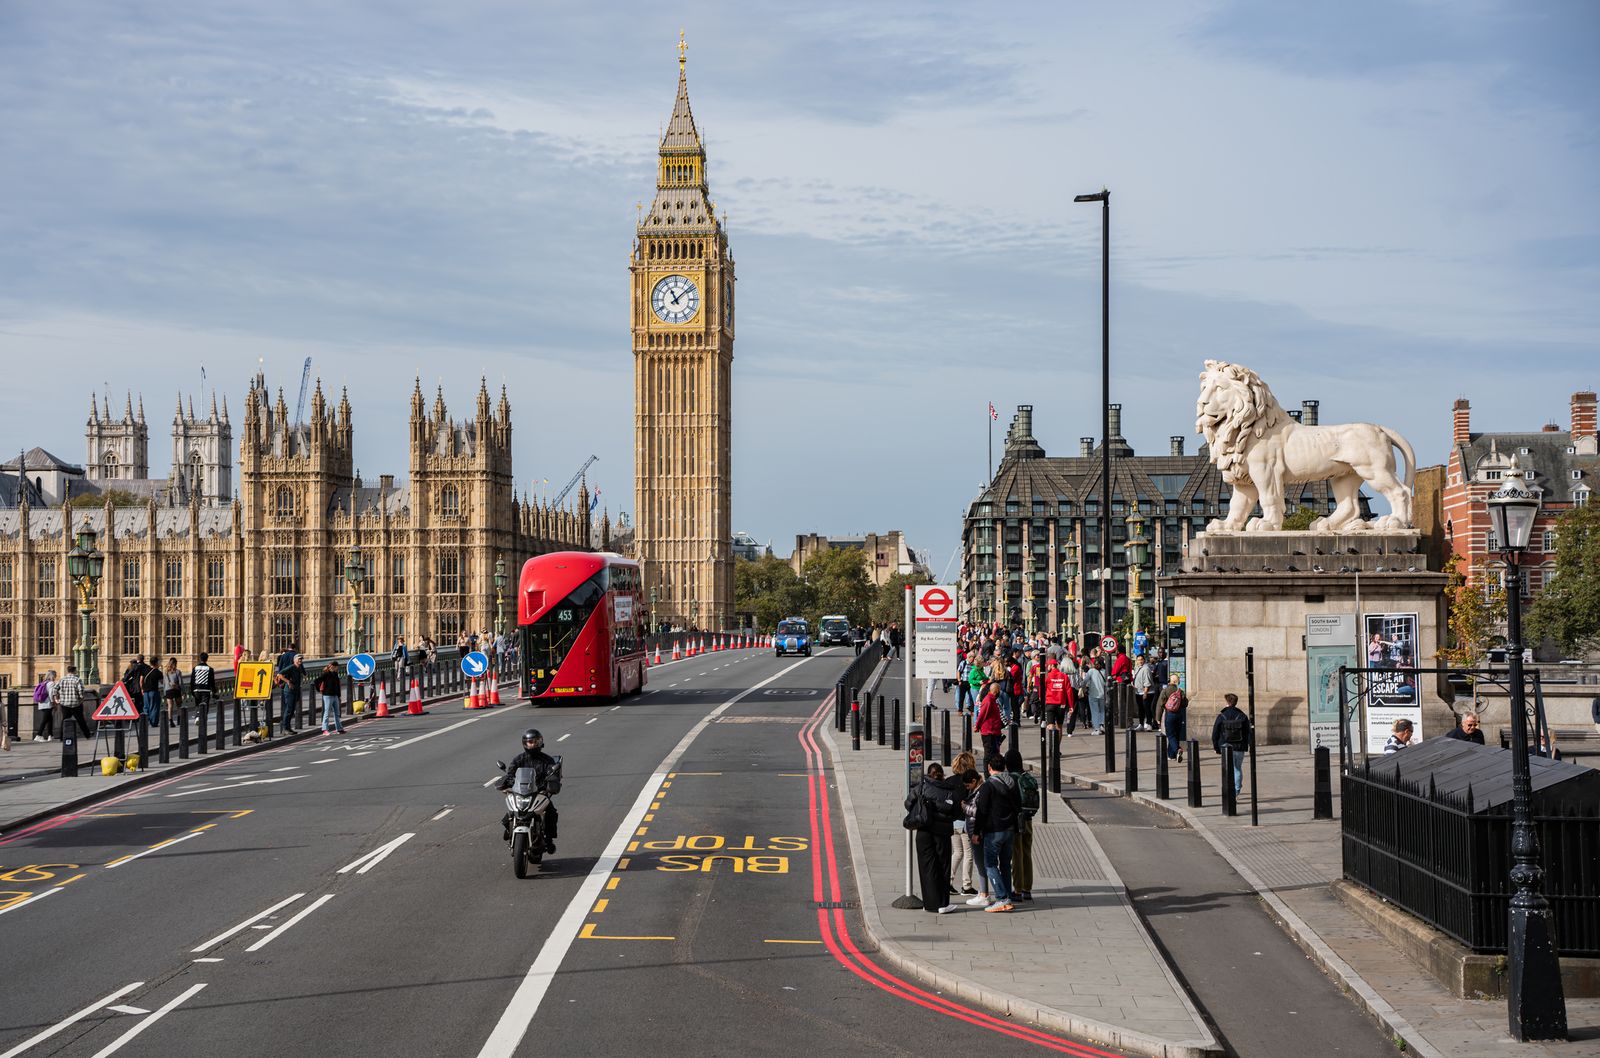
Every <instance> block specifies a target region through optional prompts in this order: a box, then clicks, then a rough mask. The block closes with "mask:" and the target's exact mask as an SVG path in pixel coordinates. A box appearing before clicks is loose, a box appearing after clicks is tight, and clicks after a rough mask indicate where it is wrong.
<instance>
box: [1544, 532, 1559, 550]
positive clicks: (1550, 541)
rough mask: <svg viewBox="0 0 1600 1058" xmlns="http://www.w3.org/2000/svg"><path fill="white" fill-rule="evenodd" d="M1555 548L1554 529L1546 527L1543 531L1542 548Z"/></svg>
mask: <svg viewBox="0 0 1600 1058" xmlns="http://www.w3.org/2000/svg"><path fill="white" fill-rule="evenodd" d="M1555 549H1556V531H1555V530H1554V529H1546V530H1545V531H1544V548H1543V550H1545V551H1554V550H1555Z"/></svg>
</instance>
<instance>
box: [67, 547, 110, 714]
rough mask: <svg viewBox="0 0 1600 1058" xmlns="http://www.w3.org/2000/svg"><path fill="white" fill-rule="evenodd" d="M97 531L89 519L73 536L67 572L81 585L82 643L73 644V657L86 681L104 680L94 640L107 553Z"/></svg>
mask: <svg viewBox="0 0 1600 1058" xmlns="http://www.w3.org/2000/svg"><path fill="white" fill-rule="evenodd" d="M96 539H97V534H96V533H95V531H94V528H93V527H92V526H90V524H89V519H87V518H85V519H84V520H83V528H81V529H79V530H78V535H77V536H76V537H74V538H73V542H72V550H70V551H68V552H67V576H69V577H71V578H72V583H73V585H74V586H76V587H77V589H78V645H77V646H76V647H74V648H73V651H72V661H73V664H74V665H76V666H77V668H78V676H79V678H80V679H82V680H83V682H84V683H85V684H88V685H89V686H91V687H92V686H94V685H95V684H97V683H99V682H100V659H99V651H98V650H97V649H96V644H95V641H94V596H95V592H96V591H97V590H98V589H99V587H100V578H101V577H102V576H103V575H104V574H105V567H106V556H105V555H104V554H102V553H101V552H100V550H99V549H98V548H96V547H95V541H96Z"/></svg>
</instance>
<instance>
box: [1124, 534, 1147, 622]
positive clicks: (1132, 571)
mask: <svg viewBox="0 0 1600 1058" xmlns="http://www.w3.org/2000/svg"><path fill="white" fill-rule="evenodd" d="M1126 522H1127V526H1128V542H1127V544H1126V545H1125V546H1124V550H1125V551H1126V552H1127V553H1128V606H1129V608H1130V609H1132V610H1133V630H1134V631H1135V632H1137V631H1139V611H1140V610H1141V609H1142V608H1143V607H1142V606H1141V605H1140V603H1141V601H1142V600H1143V599H1144V587H1143V584H1142V581H1141V573H1142V571H1143V569H1144V564H1145V563H1146V562H1148V561H1150V542H1149V541H1148V540H1146V539H1145V538H1144V515H1142V514H1140V513H1139V512H1138V511H1137V510H1135V511H1134V512H1133V513H1132V514H1130V515H1128V517H1127V519H1126Z"/></svg>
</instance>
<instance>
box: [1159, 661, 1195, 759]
mask: <svg viewBox="0 0 1600 1058" xmlns="http://www.w3.org/2000/svg"><path fill="white" fill-rule="evenodd" d="M1178 678H1179V677H1178V674H1177V673H1173V674H1172V675H1171V676H1170V677H1168V679H1169V682H1168V684H1167V686H1166V688H1165V689H1164V690H1162V692H1161V727H1162V730H1163V731H1165V732H1166V733H1167V759H1168V760H1176V761H1182V760H1183V740H1184V739H1185V738H1186V737H1187V736H1188V730H1187V728H1188V718H1189V696H1188V695H1186V694H1184V693H1183V688H1182V687H1180V686H1178Z"/></svg>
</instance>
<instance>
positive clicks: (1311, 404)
mask: <svg viewBox="0 0 1600 1058" xmlns="http://www.w3.org/2000/svg"><path fill="white" fill-rule="evenodd" d="M1321 406H1322V402H1321V401H1317V400H1303V401H1301V402H1300V425H1301V426H1315V425H1317V409H1318V408H1320V407H1321Z"/></svg>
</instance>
